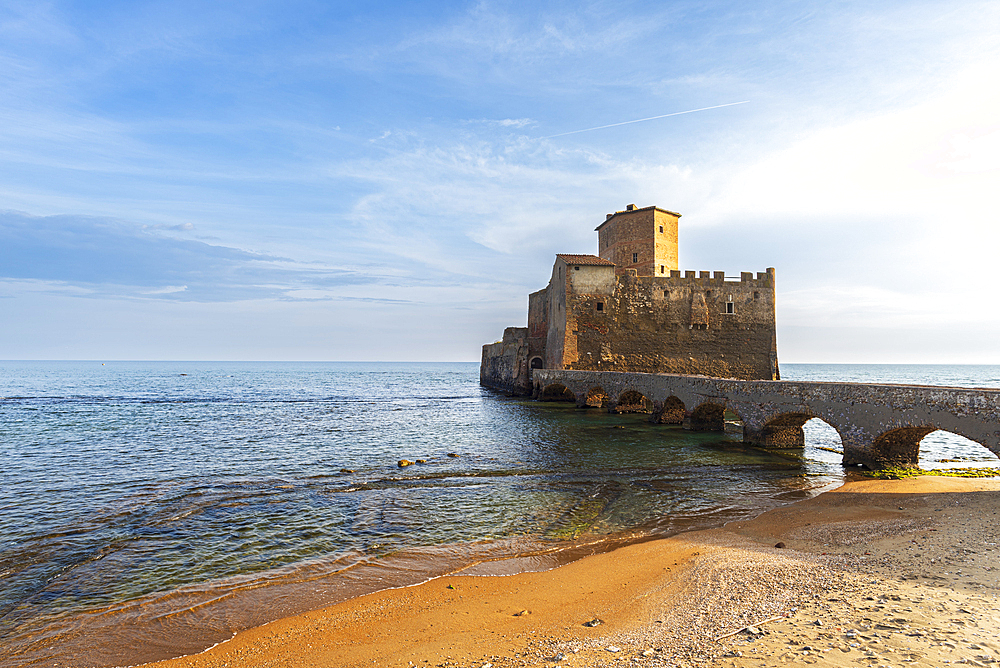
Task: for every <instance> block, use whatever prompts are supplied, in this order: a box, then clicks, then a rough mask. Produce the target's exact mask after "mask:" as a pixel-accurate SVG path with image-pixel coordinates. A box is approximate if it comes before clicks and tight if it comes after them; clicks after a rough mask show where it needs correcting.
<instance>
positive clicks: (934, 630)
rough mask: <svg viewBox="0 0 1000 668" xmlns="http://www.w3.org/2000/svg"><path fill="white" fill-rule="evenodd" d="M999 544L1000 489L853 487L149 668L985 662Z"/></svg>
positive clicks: (386, 595) (328, 611) (322, 617)
mask: <svg viewBox="0 0 1000 668" xmlns="http://www.w3.org/2000/svg"><path fill="white" fill-rule="evenodd" d="M779 543H780V544H782V545H783V547H776V545H777V544H779ZM997 543H1000V480H997V479H987V480H977V479H956V478H937V477H922V478H913V479H908V480H893V481H879V480H861V481H855V482H850V483H848V484H846V485H844V486H843V487H841V488H839V489H837V490H835V491H832V492H827V493H825V494H822V495H820V496H818V497H815V498H813V499H809V500H807V501H802V502H799V503H796V504H793V505H791V506H787V507H783V508H779V509H776V510H772V511H769V512H767V513H764V514H763V515H761V516H760V517H758V518H756V519H754V520H751V521H746V522H734V523H730V524H729V525H726V526H725V527H722V528H719V529H712V530H708V531H697V532H691V533H687V534H681V535H679V536H675V537H672V538H668V539H663V540H657V541H652V542H648V543H642V544H637V545H630V546H627V547H623V548H620V549H618V550H615V551H613V552H609V553H605V554H598V555H593V556H590V557H586V558H584V559H581V560H579V561H576V562H573V563H571V564H568V565H565V566H562V567H560V568H556V569H554V570H550V571H546V572H542V573H523V574H519V575H514V576H505V577H485V576H462V575H455V576H449V577H444V578H438V579H435V580H432V581H430V582H426V583H424V584H421V585H418V586H414V587H407V588H404V589H397V590H390V591H383V592H379V593H375V594H370V595H367V596H363V597H360V598H357V599H352V600H350V601H345V602H343V603H340V604H337V605H333V606H330V607H328V608H325V609H323V610H319V611H315V612H310V613H306V614H302V615H297V616H294V617H289V618H286V619H281V620H278V621H276V622H272V623H270V624H267V625H265V626H262V627H259V628H255V629H250V630H247V631H244V632H241V633H239V634H238V635H237V636H236V637H235V638H233V639H232V640H230V641H228V642H225V643H223V644H221V645H218V646H216V647H214V648H212V649H210V650H208V651H206V652H203V653H201V654H198V655H195V656H190V657H182V658H179V659H172V660H169V661H163V662H159V663H156V664H148V665H155V666H160V667H163V668H168V667H169V668H180V667H181V666H184V667H191V668H196V667H197V668H201V667H206V668H207V667H209V666H288V667H293V666H294V667H299V666H303V667H304V666H403V667H405V666H410V665H414V666H474V667H475V668H482V667H483V666H487V665H489V666H492V667H493V668H506V667H521V666H554V665H560V666H625V665H630V666H727V667H729V666H731V667H737V668H742V667H755V668H756V667H758V666H781V665H804V664H811V663H818V664H820V665H831V666H848V665H850V666H904V665H912V666H938V665H943V664H944V663H946V662H950V663H955V662H962V663H965V664H967V665H991V664H993V665H995V664H996V662H998V661H1000V581H998V579H997V573H998V572H1000V552H998V549H1000V546H998V545H997ZM595 620H599V623H596V622H595ZM587 623H591V624H594V625H593V626H588V625H585V624H587ZM748 627H749V628H748ZM730 634H731V635H730Z"/></svg>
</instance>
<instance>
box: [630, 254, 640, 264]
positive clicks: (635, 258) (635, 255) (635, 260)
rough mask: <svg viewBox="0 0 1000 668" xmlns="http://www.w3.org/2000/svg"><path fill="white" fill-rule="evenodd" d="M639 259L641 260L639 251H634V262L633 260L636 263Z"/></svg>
mask: <svg viewBox="0 0 1000 668" xmlns="http://www.w3.org/2000/svg"><path fill="white" fill-rule="evenodd" d="M638 261H639V254H638V253H632V262H633V264H634V263H636V262H638Z"/></svg>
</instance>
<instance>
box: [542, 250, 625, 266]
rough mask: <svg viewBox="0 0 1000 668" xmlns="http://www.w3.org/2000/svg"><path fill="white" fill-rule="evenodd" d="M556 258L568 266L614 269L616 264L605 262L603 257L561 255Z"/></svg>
mask: <svg viewBox="0 0 1000 668" xmlns="http://www.w3.org/2000/svg"><path fill="white" fill-rule="evenodd" d="M556 257H558V258H561V259H562V261H563V262H565V263H566V264H581V265H590V266H597V267H613V266H615V263H614V262H611V261H610V260H605V259H604V258H602V257H597V256H596V255H564V254H562V253H559V254H558V255H556Z"/></svg>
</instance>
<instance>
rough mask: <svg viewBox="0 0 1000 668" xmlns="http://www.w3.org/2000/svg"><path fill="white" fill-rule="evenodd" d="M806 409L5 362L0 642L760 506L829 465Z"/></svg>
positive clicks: (204, 620) (97, 630) (220, 616)
mask: <svg viewBox="0 0 1000 668" xmlns="http://www.w3.org/2000/svg"><path fill="white" fill-rule="evenodd" d="M984 368H985V367H984ZM949 369H950V368H949ZM783 372H784V373H785V375H786V376H788V377H790V378H791V377H793V376H794V375H795V374H796V373H797V372H801V373H803V374H804V375H808V374H810V373H813V374H815V373H816V369H815V368H812V367H809V368H805V370H804V371H801V370H798V371H797V368H796V367H788V366H786V367H785V368H784V369H783ZM851 373H855V372H854V371H852V372H851ZM921 373H924V374H925V375H926V373H927V372H921ZM948 373H949V374H951V375H952V376H954V375H955V374H954V373H953V372H952V371H949V372H948ZM990 373H992V372H990ZM931 375H933V374H931ZM987 375H988V374H987ZM966 376H967V377H968V376H969V374H966ZM995 377H1000V374H998V375H996V376H995ZM803 379H809V378H803ZM825 379H836V378H829V377H828V378H825ZM967 380H968V378H967ZM980 380H982V379H980ZM956 384H957V383H956ZM980 384H982V383H980ZM814 422H815V421H811V422H810V423H807V425H806V427H805V429H806V434H807V447H806V448H805V449H804V450H803V451H791V452H783V453H782V452H777V453H775V452H765V451H763V450H758V449H754V448H748V447H745V446H744V445H743V444H742V443H741V442H740V441H739V437H738V435H736V434H711V433H693V432H686V431H684V430H682V429H680V428H678V427H668V426H654V425H650V424H648V423H647V422H646V421H645V416H642V415H609V414H607V413H602V412H600V411H599V410H577V409H575V408H573V407H572V406H568V405H565V404H552V403H536V402H531V401H525V400H520V399H511V398H505V397H501V396H497V395H494V394H491V393H489V392H486V391H484V390H482V389H481V388H479V387H478V367H477V365H475V364H323V363H315V364H291V363H288V364H285V363H282V364H262V363H245V364H239V363H109V364H107V365H106V366H102V365H100V364H99V363H13V362H5V363H0V429H2V433H0V436H2V438H0V455H2V456H3V460H4V462H5V467H4V469H3V471H2V473H0V475H2V476H3V479H2V485H0V539H2V543H0V638H2V639H3V642H2V643H0V644H2V646H3V649H0V662H5V663H6V664H8V665H27V664H30V663H32V662H35V661H42V660H45V662H46V663H48V664H50V665H51V663H52V662H54V661H59V662H60V663H61V664H62V665H112V664H120V663H128V662H135V661H137V660H140V659H151V658H158V657H165V656H170V655H173V654H176V653H178V652H188V651H195V650H198V649H201V648H204V647H205V646H207V645H210V644H212V643H214V642H217V641H219V640H221V639H224V638H226V637H228V636H229V635H231V634H232V632H233V631H234V630H236V629H239V628H246V627H247V626H251V625H256V624H260V623H263V622H265V621H268V620H269V619H273V618H276V617H280V616H284V615H288V614H292V613H294V612H298V611H301V610H305V609H310V608H315V607H318V606H321V605H324V604H328V603H331V602H333V601H337V600H343V599H345V598H349V597H351V596H356V595H358V594H360V593H364V592H367V591H373V590H376V589H381V588H384V587H387V586H400V585H404V584H410V583H413V582H418V581H421V580H424V579H426V578H428V577H433V576H436V575H440V574H443V573H449V572H455V571H458V570H461V569H463V568H466V567H469V566H470V565H473V566H472V571H473V572H493V573H501V572H508V571H510V570H513V569H524V568H546V567H550V566H551V565H553V564H557V563H561V562H563V561H565V560H568V559H572V558H576V557H578V556H580V555H581V554H585V553H588V552H593V551H597V550H605V549H609V548H610V547H612V546H614V545H617V544H620V543H621V542H628V541H634V540H638V539H643V538H644V537H649V536H660V535H669V534H672V533H676V532H678V531H681V530H684V529H687V528H691V527H703V526H713V525H718V524H721V523H722V522H724V521H726V520H729V519H735V518H744V517H749V516H753V515H756V514H758V513H759V512H761V511H762V510H764V509H766V508H768V507H772V506H775V505H779V504H783V503H788V502H790V501H794V500H796V499H800V498H804V497H807V496H810V495H812V494H815V493H817V492H818V491H819V490H822V489H825V488H828V487H831V486H833V485H836V484H838V483H839V482H840V480H842V478H843V470H842V469H841V467H840V458H839V456H838V455H837V454H836V453H835V452H831V451H832V450H836V449H837V448H839V438H837V436H836V432H833V433H832V436H831V434H830V433H829V432H831V431H832V429H830V428H829V427H827V428H826V431H824V430H823V424H822V423H819V424H818V425H815V424H814ZM933 436H934V435H933V434H932V435H931V436H929V437H928V439H931V438H932V437H933ZM928 439H925V441H926V440H928ZM933 447H934V448H938V450H934V452H938V451H940V452H941V453H944V454H948V453H950V452H951V450H950V449H949V448H952V447H953V444H950V442H949V441H947V439H945V441H944V442H943V444H941V445H940V446H938V445H935V446H933ZM977 447H978V446H977ZM824 448H825V449H824ZM980 450H982V451H983V452H986V451H985V449H983V448H980ZM987 454H988V453H987ZM451 455H457V456H451ZM403 458H405V459H409V460H424V461H423V462H422V463H418V464H416V465H414V466H411V467H407V468H399V467H397V466H396V462H397V461H398V460H399V459H403ZM939 458H946V457H944V455H942V456H940V457H939ZM966 465H968V464H966ZM509 557H518V559H517V561H512V562H508V563H506V564H502V563H501V560H503V559H506V558H509ZM475 564H479V565H475Z"/></svg>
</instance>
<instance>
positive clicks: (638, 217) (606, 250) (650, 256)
mask: <svg viewBox="0 0 1000 668" xmlns="http://www.w3.org/2000/svg"><path fill="white" fill-rule="evenodd" d="M630 206H632V205H630ZM679 218H680V214H679V213H674V212H672V211H667V210H665V209H659V208H657V207H655V206H649V207H644V208H642V209H635V208H630V209H627V210H625V211H618V212H616V213H613V214H608V218H607V220H605V221H604V222H603V223H601V225H600V226H599V227H598V228H597V244H598V254H599V255H600V257H602V258H604V259H605V260H609V261H611V262H613V263H614V264H615V265H616V266H617V268H618V269H617V273H618V274H626V273H628V271H629V270H633V271H635V273H636V274H638V275H639V276H665V275H667V274H668V273H669V272H670V271H671V270H675V269H677V268H678V266H679V265H678V264H677V221H678V219H679ZM633 257H635V261H634V262H633Z"/></svg>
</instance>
